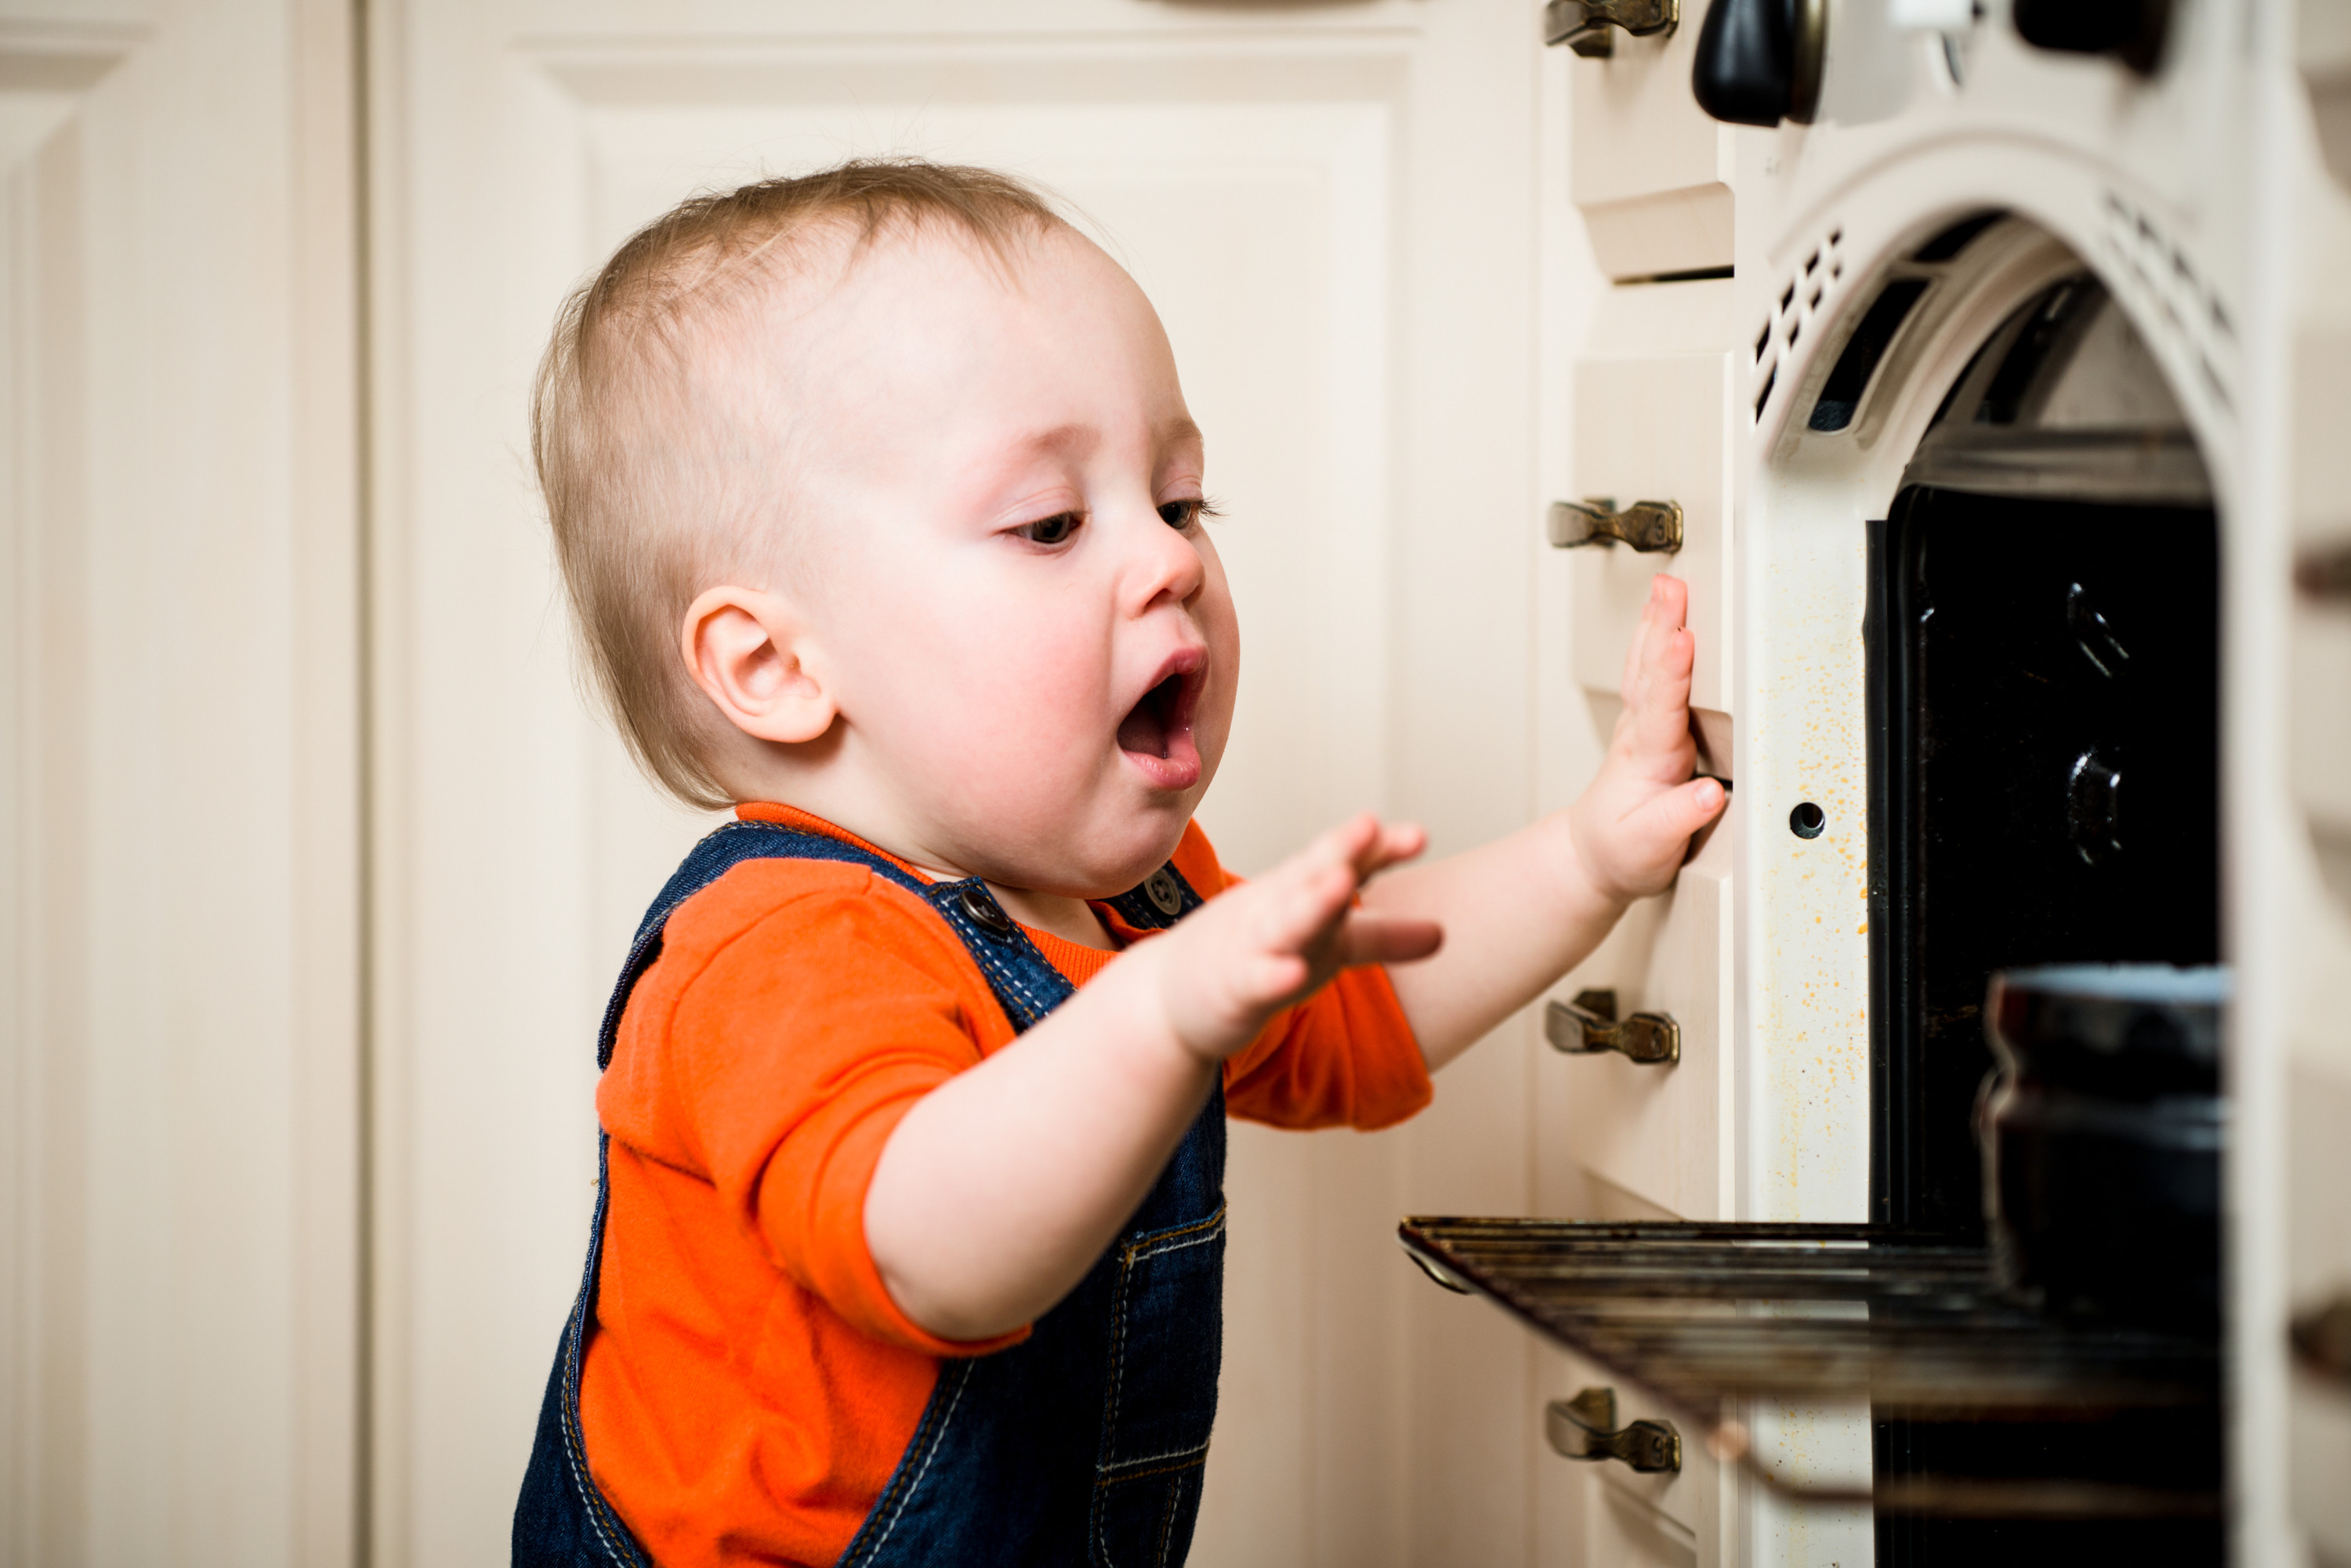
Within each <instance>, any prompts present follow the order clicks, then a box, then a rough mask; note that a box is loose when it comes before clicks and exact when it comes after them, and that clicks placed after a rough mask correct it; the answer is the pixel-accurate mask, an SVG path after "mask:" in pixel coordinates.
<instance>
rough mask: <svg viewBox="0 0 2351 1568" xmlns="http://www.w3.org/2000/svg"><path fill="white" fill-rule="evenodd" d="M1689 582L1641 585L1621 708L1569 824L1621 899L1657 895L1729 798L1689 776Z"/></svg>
mask: <svg viewBox="0 0 2351 1568" xmlns="http://www.w3.org/2000/svg"><path fill="white" fill-rule="evenodd" d="M1688 608H1689V585H1688V584H1687V583H1685V582H1683V581H1682V580H1680V579H1679V578H1676V577H1663V576H1660V577H1657V578H1655V579H1653V580H1651V582H1650V584H1649V601H1648V603H1647V604H1646V605H1644V606H1643V607H1642V610H1641V629H1640V632H1638V634H1637V635H1635V637H1634V639H1633V646H1632V649H1631V650H1630V651H1629V652H1628V653H1626V654H1625V688H1624V691H1625V711H1624V712H1623V713H1622V714H1621V715H1619V716H1617V719H1616V733H1615V735H1614V737H1612V738H1611V739H1610V740H1609V743H1608V756H1607V758H1606V759H1605V760H1604V761H1603V762H1602V763H1601V765H1600V772H1599V774H1598V775H1597V776H1596V777H1594V778H1593V780H1592V783H1591V784H1590V786H1589V787H1587V788H1586V789H1584V791H1583V795H1582V796H1581V797H1579V798H1578V799H1577V800H1576V802H1575V804H1574V805H1573V806H1572V807H1570V808H1569V809H1568V821H1569V824H1570V827H1571V830H1572V831H1573V835H1574V839H1575V852H1576V855H1577V856H1578V858H1579V859H1581V860H1582V862H1583V868H1584V873H1585V874H1586V875H1587V876H1589V877H1590V878H1591V879H1592V884H1593V890H1594V891H1596V892H1598V893H1600V894H1603V895H1604V896H1606V897H1609V898H1612V899H1614V900H1617V901H1619V902H1620V903H1629V902H1631V901H1632V900H1634V899H1635V898H1646V897H1648V896H1649V895H1650V894H1658V893H1663V892H1664V891H1665V890H1666V889H1667V887H1670V886H1671V885H1672V884H1673V880H1674V873H1675V872H1676V871H1677V870H1678V869H1679V868H1680V866H1681V863H1682V860H1683V857H1684V856H1685V855H1687V853H1688V851H1689V841H1690V835H1691V834H1693V833H1695V832H1697V831H1698V830H1699V829H1700V828H1703V827H1704V826H1706V825H1707V824H1708V822H1711V821H1714V819H1715V818H1716V817H1717V816H1719V815H1720V814H1721V811H1722V807H1723V802H1724V801H1725V800H1726V799H1728V797H1726V796H1725V795H1724V793H1723V789H1722V786H1721V785H1720V784H1719V783H1717V782H1715V781H1714V780H1713V779H1692V778H1691V777H1690V773H1691V770H1692V769H1693V768H1696V766H1697V764H1698V746H1697V743H1696V742H1695V741H1693V740H1692V739H1691V738H1690V722H1689V694H1690V669H1691V666H1692V665H1693V664H1695V663H1696V660H1697V655H1698V644H1697V640H1696V639H1695V638H1693V637H1692V636H1691V635H1690V633H1689V632H1688V631H1687V630H1686V629H1685V628H1684V627H1683V625H1682V618H1683V616H1684V615H1685V614H1686V613H1687V611H1688Z"/></svg>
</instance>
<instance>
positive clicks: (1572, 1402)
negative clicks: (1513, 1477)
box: [1543, 1388, 1682, 1475]
mask: <svg viewBox="0 0 2351 1568" xmlns="http://www.w3.org/2000/svg"><path fill="white" fill-rule="evenodd" d="M1543 1435H1544V1436H1545V1437H1549V1438H1550V1439H1551V1446H1552V1448H1553V1449H1554V1450H1556V1451H1557V1452H1558V1453H1559V1454H1560V1455H1561V1456H1562V1457H1563V1458H1571V1459H1618V1460H1621V1461H1623V1462H1624V1463H1625V1464H1626V1465H1629V1466H1631V1467H1632V1468H1633V1469H1636V1470H1639V1471H1640V1472H1641V1473H1642V1474H1644V1475H1650V1474H1654V1473H1656V1472H1657V1471H1660V1470H1663V1471H1667V1472H1668V1473H1672V1472H1677V1471H1679V1470H1680V1469H1681V1468H1682V1435H1681V1434H1680V1433H1679V1432H1677V1431H1676V1430H1675V1429H1674V1424H1673V1423H1672V1422H1671V1421H1635V1422H1633V1423H1632V1424H1631V1425H1629V1426H1627V1427H1621V1428H1620V1427H1618V1426H1617V1425H1616V1391H1615V1390H1614V1389H1613V1388H1587V1389H1585V1390H1584V1391H1583V1393H1581V1394H1579V1395H1577V1396H1575V1397H1574V1398H1573V1399H1554V1400H1552V1402H1551V1403H1550V1404H1549V1405H1547V1406H1544V1407H1543Z"/></svg>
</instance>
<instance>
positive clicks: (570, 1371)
mask: <svg viewBox="0 0 2351 1568" xmlns="http://www.w3.org/2000/svg"><path fill="white" fill-rule="evenodd" d="M610 1144H611V1139H610V1138H609V1137H608V1136H607V1135H606V1134H602V1133H599V1134H597V1137H596V1218H595V1219H594V1221H593V1224H592V1228H591V1229H590V1233H589V1237H588V1267H587V1268H586V1270H584V1271H583V1273H582V1277H581V1279H580V1298H579V1300H578V1301H574V1302H573V1303H572V1307H571V1321H570V1322H569V1324H568V1325H566V1328H565V1333H564V1337H563V1392H562V1396H561V1397H560V1398H559V1400H558V1402H557V1408H556V1416H557V1419H558V1421H559V1423H560V1424H561V1426H562V1428H563V1468H564V1469H566V1470H567V1471H569V1474H570V1477H571V1484H572V1487H573V1489H574V1490H577V1491H578V1492H579V1494H580V1506H581V1507H582V1509H583V1510H584V1511H586V1512H587V1515H588V1522H589V1523H590V1525H592V1526H594V1528H595V1531H596V1534H597V1536H598V1538H599V1539H600V1540H601V1542H602V1543H603V1546H604V1554H605V1556H606V1557H607V1558H608V1559H609V1560H611V1561H612V1562H615V1563H622V1564H630V1565H633V1564H640V1563H643V1561H644V1559H643V1556H642V1554H640V1553H639V1552H636V1551H635V1550H634V1547H633V1544H627V1545H624V1544H623V1542H622V1541H620V1540H615V1539H614V1537H613V1533H612V1532H613V1529H614V1527H616V1526H618V1525H619V1522H620V1521H619V1520H618V1518H617V1517H616V1516H614V1515H612V1512H611V1504H609V1503H607V1502H606V1501H605V1500H604V1494H603V1493H602V1492H601V1491H600V1490H598V1489H597V1487H596V1484H595V1482H594V1481H593V1480H592V1479H590V1477H589V1475H588V1472H587V1457H588V1440H587V1436H586V1434H585V1433H583V1432H582V1431H580V1424H579V1415H580V1362H581V1358H582V1356H583V1354H585V1348H586V1345H587V1340H588V1312H589V1308H590V1301H592V1300H593V1299H594V1295H595V1290H596V1273H597V1266H598V1265H599V1264H600V1263H601V1261H602V1260H603V1257H604V1217H605V1213H606V1211H607V1209H608V1208H609V1207H611V1170H610V1166H609V1165H608V1164H607V1160H608V1150H609V1146H610Z"/></svg>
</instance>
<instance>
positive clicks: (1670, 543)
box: [1544, 497, 1682, 555]
mask: <svg viewBox="0 0 2351 1568" xmlns="http://www.w3.org/2000/svg"><path fill="white" fill-rule="evenodd" d="M1544 531H1545V532H1546V533H1547V534H1548V535H1549V536H1550V538H1551V542H1552V544H1554V545H1556V546H1558V547H1559V548H1560V549H1574V548H1575V547H1576V546H1578V545H1604V544H1614V543H1615V542H1617V541H1618V540H1620V539H1621V540H1623V541H1624V542H1625V544H1628V545H1631V546H1632V547H1633V548H1634V549H1636V550H1639V551H1641V552H1642V553H1643V554H1645V555H1646V554H1647V553H1648V552H1650V551H1652V550H1677V549H1681V548H1682V508H1681V503H1680V502H1678V501H1635V502H1634V503H1633V504H1632V505H1631V506H1629V507H1625V509H1624V510H1623V511H1621V512H1620V511H1618V510H1617V509H1616V503H1615V502H1614V501H1613V500H1608V499H1604V498H1594V497H1586V498H1585V499H1583V500H1581V501H1553V502H1552V504H1551V515H1550V517H1548V518H1547V519H1546V522H1545V530H1544Z"/></svg>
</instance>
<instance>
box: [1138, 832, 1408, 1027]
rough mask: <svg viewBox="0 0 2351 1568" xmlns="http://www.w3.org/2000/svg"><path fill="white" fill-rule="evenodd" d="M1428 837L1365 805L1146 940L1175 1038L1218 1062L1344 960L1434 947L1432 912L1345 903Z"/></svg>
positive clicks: (1385, 957)
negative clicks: (1426, 915)
mask: <svg viewBox="0 0 2351 1568" xmlns="http://www.w3.org/2000/svg"><path fill="white" fill-rule="evenodd" d="M1427 837H1428V836H1427V835H1426V833H1424V832H1422V831H1421V830H1420V829H1418V828H1416V827H1412V826H1409V825H1395V826H1391V825H1389V824H1385V823H1383V822H1382V821H1380V820H1379V819H1378V818H1377V817H1374V815H1372V814H1371V813H1370V812H1369V811H1366V812H1364V814H1363V815H1361V816H1359V817H1357V818H1355V819H1354V820H1353V821H1350V822H1347V823H1345V824H1343V826H1340V827H1336V828H1333V829H1332V830H1331V831H1329V832H1326V833H1324V834H1322V837H1320V838H1318V839H1316V840H1315V841H1313V842H1312V843H1311V844H1309V845H1307V846H1306V848H1305V849H1303V850H1301V851H1300V852H1298V853H1297V854H1294V855H1292V856H1290V858H1289V859H1288V860H1286V861H1284V862H1281V863H1280V865H1278V866H1276V867H1274V869H1273V870H1272V871H1270V872H1269V873H1266V874H1265V875H1264V876H1262V877H1259V879H1257V880H1256V881H1254V882H1250V883H1243V884H1242V885H1240V886H1238V887H1235V888H1233V889H1231V890H1230V891H1228V892H1227V893H1226V894H1224V895H1223V896H1221V897H1219V898H1217V899H1215V900H1212V901H1211V902H1209V903H1208V904H1204V905H1203V906H1202V907H1201V908H1200V909H1198V910H1197V911H1196V912H1195V913H1194V914H1193V915H1191V917H1190V918H1188V919H1186V921H1185V922H1184V923H1183V924H1182V925H1178V926H1177V927H1175V930H1173V931H1171V932H1169V933H1168V934H1167V935H1166V936H1164V937H1162V938H1160V939H1159V940H1158V941H1156V942H1154V943H1151V944H1149V946H1150V947H1151V948H1154V949H1156V950H1157V951H1156V953H1155V957H1156V958H1157V959H1158V960H1159V994H1160V1001H1161V1005H1162V1006H1163V1007H1165V1009H1166V1014H1167V1021H1168V1023H1169V1025H1170V1026H1171V1027H1172V1028H1173V1029H1174V1030H1175V1037H1176V1039H1177V1040H1180V1041H1181V1042H1182V1043H1183V1045H1184V1048H1185V1049H1186V1050H1187V1051H1191V1052H1192V1053H1193V1054H1194V1055H1196V1056H1199V1057H1202V1058H1204V1059H1206V1060H1207V1061H1223V1060H1224V1059H1225V1058H1226V1057H1228V1056H1230V1055H1232V1054H1233V1053H1234V1052H1235V1051H1239V1050H1240V1049H1241V1048H1242V1047H1244V1046H1246V1045H1248V1044H1249V1041H1250V1040H1255V1039H1256V1038H1257V1035H1258V1031H1259V1030H1261V1029H1263V1028H1264V1027H1265V1024H1266V1020H1267V1019H1270V1018H1271V1017H1272V1016H1273V1015H1274V1014H1275V1013H1277V1012H1279V1011H1280V1010H1281V1009H1283V1008H1286V1007H1288V1006H1290V1004H1291V1003H1292V1002H1295V1001H1298V1000H1300V999H1301V998H1304V997H1306V996H1307V995H1309V994H1310V993H1311V992H1312V991H1313V990H1315V988H1318V987H1320V986H1321V985H1322V984H1323V982H1325V981H1327V980H1329V979H1330V978H1331V977H1332V976H1333V975H1336V974H1337V973H1338V972H1339V971H1340V970H1341V969H1343V968H1347V967H1352V966H1353V965H1357V964H1382V963H1396V962H1402V961H1404V960H1406V959H1412V958H1425V957H1426V956H1428V955H1429V954H1431V953H1434V952H1436V951H1437V945H1438V944H1439V943H1440V942H1441V941H1443V939H1444V932H1443V930H1442V928H1441V927H1439V926H1438V925H1437V922H1435V921H1433V920H1415V919H1405V918H1399V917H1397V916H1394V915H1374V914H1372V913H1371V912H1369V911H1367V910H1364V909H1359V908H1356V907H1354V899H1355V894H1357V892H1358V891H1360V890H1361V889H1362V887H1363V885H1364V883H1365V882H1366V881H1368V880H1370V878H1371V877H1372V876H1373V875H1374V873H1378V872H1379V871H1381V870H1383V869H1384V868H1385V867H1388V866H1391V865H1394V864H1395V863H1396V862H1399V861H1406V860H1410V859H1411V858H1412V857H1413V856H1415V855H1416V854H1418V853H1420V852H1421V850H1422V848H1423V847H1424V846H1425V845H1426V842H1427Z"/></svg>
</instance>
